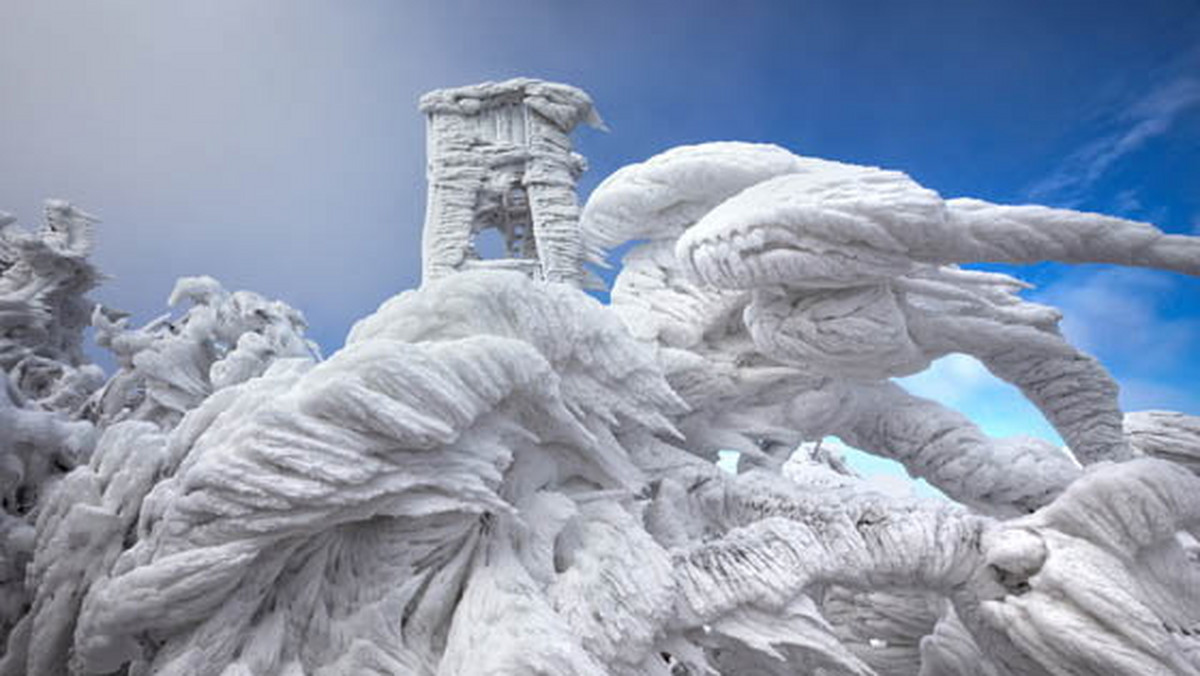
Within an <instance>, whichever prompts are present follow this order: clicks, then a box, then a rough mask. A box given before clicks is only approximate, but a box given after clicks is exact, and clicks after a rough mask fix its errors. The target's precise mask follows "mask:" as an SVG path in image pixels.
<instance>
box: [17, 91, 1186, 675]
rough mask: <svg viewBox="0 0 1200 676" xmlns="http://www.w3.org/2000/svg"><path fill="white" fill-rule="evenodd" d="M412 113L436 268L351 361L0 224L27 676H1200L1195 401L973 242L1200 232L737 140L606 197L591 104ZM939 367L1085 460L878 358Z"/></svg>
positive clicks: (352, 342) (550, 100)
mask: <svg viewBox="0 0 1200 676" xmlns="http://www.w3.org/2000/svg"><path fill="white" fill-rule="evenodd" d="M421 109H422V110H423V111H424V112H425V113H426V115H427V118H428V124H429V126H428V134H429V137H428V138H429V144H428V147H429V152H430V156H429V158H428V162H429V163H428V174H429V201H428V205H427V219H426V223H425V228H424V243H423V251H424V279H423V282H422V285H421V287H420V288H418V289H414V290H409V291H405V292H403V293H400V294H399V295H397V296H395V297H393V298H391V299H390V300H387V301H386V302H384V303H383V304H382V305H381V306H380V307H379V309H378V310H377V311H376V312H375V313H374V314H372V315H370V316H368V317H366V318H364V319H362V320H361V321H359V322H358V324H357V325H355V327H354V329H353V330H352V331H351V333H350V335H349V337H348V338H347V340H346V344H345V346H344V347H343V348H341V349H340V350H338V351H336V352H334V353H333V354H332V355H331V356H330V357H328V358H326V359H322V358H321V357H320V355H319V351H318V350H317V349H316V347H315V346H314V345H312V344H311V342H310V341H308V340H307V339H306V338H305V337H304V332H305V328H306V327H305V323H304V319H303V316H302V315H301V314H300V313H299V312H298V311H297V310H295V309H293V308H291V307H289V306H287V305H286V304H284V303H282V302H279V301H274V300H270V299H267V298H263V297H262V296H259V295H258V294H254V293H251V292H247V291H237V292H229V291H227V290H225V289H224V288H223V287H222V286H221V285H220V284H219V283H218V282H216V281H215V280H213V279H211V278H208V277H195V278H187V279H183V280H181V281H180V282H179V284H178V285H177V287H176V289H175V291H174V293H173V294H172V295H171V304H172V305H186V306H187V308H186V309H185V310H183V311H182V312H181V313H180V314H176V315H175V316H171V315H168V316H164V317H163V318H161V319H159V320H156V321H154V322H152V323H150V324H149V325H146V326H144V327H131V326H129V320H128V318H127V317H125V316H123V315H122V314H121V313H120V312H117V311H115V310H112V309H109V308H104V307H99V306H96V305H95V304H93V303H92V302H91V301H89V300H88V299H87V298H86V294H87V292H88V291H89V290H90V289H92V288H93V287H94V286H95V285H96V284H98V283H99V281H100V280H101V275H100V273H99V272H98V271H97V270H96V269H95V268H94V267H93V266H92V264H91V263H89V262H88V259H87V256H88V254H89V253H90V249H91V233H92V229H93V226H94V222H95V219H94V218H93V217H91V216H89V215H88V214H86V213H84V212H82V211H79V210H78V209H76V208H75V207H73V206H71V205H69V204H67V203H66V202H62V201H52V202H50V203H48V206H47V211H46V224H45V226H44V227H43V228H42V229H41V230H40V231H38V232H25V231H22V230H18V229H17V228H16V226H14V225H13V224H12V222H11V221H12V219H9V218H0V368H2V370H0V373H2V374H3V375H2V376H0V500H2V504H3V508H4V509H3V513H2V514H0V638H3V639H4V642H5V643H4V645H5V650H4V654H3V657H0V675H3V676H18V675H24V674H28V675H30V676H61V675H64V674H69V675H73V676H74V675H80V676H82V675H85V674H86V675H102V674H125V675H127V676H141V675H150V674H154V675H164V676H165V675H174V676H251V675H253V676H273V675H278V676H302V675H306V676H318V675H320V676H327V675H328V676H332V675H340V674H379V675H385V674H386V675H389V676H400V675H410V674H411V675H426V676H458V675H461V676H467V675H492V676H527V675H531V674H544V675H561V674H576V675H579V676H585V675H586V676H600V675H612V676H634V675H642V674H647V675H661V676H679V675H684V674H686V675H691V676H701V675H708V674H724V675H726V676H750V675H756V674H772V675H775V674H778V675H783V674H830V675H832V674H855V675H867V674H881V675H882V674H889V675H890V674H895V675H901V674H905V675H908V674H920V675H921V676H951V675H958V674H967V673H978V674H985V675H987V676H1002V675H1010V676H1015V675H1022V676H1029V675H1055V676H1058V675H1062V674H1072V675H1084V674H1095V675H1105V676H1111V675H1128V676H1146V675H1149V674H1200V556H1198V555H1197V553H1198V551H1200V548H1198V546H1197V541H1196V537H1197V536H1200V477H1198V476H1197V472H1198V471H1200V420H1198V419H1197V418H1193V417H1190V416H1187V415H1183V414H1180V413H1171V412H1163V411H1157V412H1138V413H1125V412H1123V411H1122V410H1121V409H1120V407H1119V405H1118V402H1117V384H1116V383H1115V382H1114V381H1113V379H1112V377H1111V376H1110V375H1109V373H1108V371H1107V370H1106V369H1105V368H1104V367H1103V365H1101V364H1100V363H1098V362H1097V361H1096V360H1095V359H1094V358H1092V357H1090V356H1089V355H1087V354H1084V353H1083V352H1081V351H1080V350H1079V349H1077V348H1076V347H1075V346H1073V345H1072V344H1071V343H1070V342H1068V341H1067V340H1066V339H1065V338H1064V337H1063V335H1062V333H1061V332H1060V331H1059V327H1058V324H1059V320H1060V318H1061V315H1060V314H1059V312H1058V311H1056V310H1055V309H1053V308H1050V307H1046V306H1042V305H1037V304H1034V303H1031V302H1029V301H1026V300H1024V299H1023V298H1022V297H1021V295H1020V293H1021V291H1022V290H1023V289H1025V288H1027V285H1025V284H1024V283H1022V282H1020V281H1018V280H1017V279H1015V278H1012V277H1009V276H1006V275H1002V274H996V273H988V272H981V271H977V270H972V269H964V268H960V267H958V266H959V265H960V264H969V263H977V262H1001V263H1012V264H1025V263H1035V262H1040V261H1061V262H1066V263H1084V262H1104V263H1115V264H1119V265H1127V266H1140V267H1148V268H1158V269H1163V270H1170V271H1174V272H1177V273H1182V274H1187V275H1200V238H1193V237H1185V236H1180V235H1168V234H1164V233H1163V232H1161V231H1160V230H1158V229H1157V228H1155V227H1153V226H1150V225H1147V224H1144V223H1136V222H1131V221H1127V220H1123V219H1119V218H1114V217H1109V216H1102V215H1097V214H1089V213H1080V212H1076V211H1069V210H1062V209H1050V208H1045V207H1039V206H1000V205H994V204H989V203H986V202H982V201H979V200H974V199H968V198H958V199H944V198H943V197H941V196H940V195H938V194H937V193H936V192H934V191H932V190H929V189H927V188H924V187H922V186H920V185H919V184H917V183H916V182H915V181H913V180H912V179H911V178H909V177H908V176H906V175H905V174H903V173H900V172H898V171H892V170H884V169H878V168H874V167H864V166H857V165H850V164H843V163H839V162H833V161H828V160H822V159H816V158H807V157H800V156H797V155H794V154H793V153H791V152H789V151H787V150H785V149H783V148H780V147H777V146H772V145H758V144H747V143H732V142H720V143H707V144H702V145H696V146H686V147H680V148H675V149H672V150H669V151H667V152H664V153H662V154H660V155H656V156H654V157H652V158H650V159H648V160H646V161H644V162H641V163H639V164H634V165H631V166H627V167H625V168H623V169H621V170H619V171H617V172H616V173H614V174H613V175H611V176H609V177H608V178H607V179H605V180H604V181H603V183H601V184H600V186H599V187H598V188H597V189H596V190H595V191H594V192H593V193H592V195H591V196H590V198H589V199H588V200H587V202H586V204H584V205H583V206H582V208H581V207H580V206H579V203H578V200H577V197H576V192H575V185H576V180H577V179H578V177H579V175H580V173H581V172H582V171H584V168H585V163H584V161H583V159H582V158H581V157H580V156H579V155H577V154H575V153H574V152H572V150H571V145H570V136H569V134H570V132H571V130H572V129H573V128H574V127H575V126H577V125H578V124H581V123H588V124H594V125H600V124H601V123H600V119H599V117H598V116H597V114H596V112H595V108H594V106H593V105H592V102H591V99H590V98H588V97H587V95H586V94H584V93H583V92H582V91H580V90H578V89H575V88H573V87H568V86H565V85H559V84H552V83H545V82H540V81H535V80H527V79H520V80H512V81H508V82H501V83H485V84H481V85H475V86H471V87H462V88H457V89H450V90H442V91H438V92H433V93H431V94H428V95H426V96H425V97H424V98H423V99H422V100H421ZM100 236H102V232H101V233H100ZM488 236H495V237H498V240H499V244H498V245H497V246H495V247H493V249H489V248H488V246H486V245H485V241H486V238H487V237H488ZM631 242H632V243H634V244H633V246H632V248H630V249H629V250H628V252H627V253H626V254H625V256H624V260H623V263H622V266H621V269H620V272H619V274H617V276H616V279H615V282H614V283H613V284H612V289H611V300H610V302H609V303H608V304H602V303H601V302H600V301H598V300H597V299H596V298H595V297H593V296H592V295H589V294H587V293H585V292H584V291H583V290H582V288H585V287H588V286H594V285H596V284H597V283H598V278H596V277H595V276H594V275H593V273H591V272H590V271H588V269H587V268H586V267H585V264H586V263H588V262H591V263H603V262H604V261H605V258H606V256H607V253H608V252H609V251H611V250H612V249H614V248H615V247H618V246H621V245H624V244H628V243H631ZM89 318H90V319H89ZM89 321H90V325H91V326H92V327H94V329H95V335H96V339H97V342H98V343H99V344H100V345H101V346H103V347H104V348H106V349H108V350H110V351H111V352H112V353H113V354H114V355H115V358H116V362H117V364H118V369H117V371H116V373H114V374H111V375H106V374H104V373H103V372H102V371H101V370H100V369H99V368H98V367H96V366H94V365H90V364H88V363H87V359H86V357H85V355H84V353H83V351H82V349H81V345H82V340H83V330H84V329H85V328H86V327H87V326H88V324H89ZM948 354H966V355H970V356H972V357H974V358H976V359H978V360H979V361H980V362H982V363H983V364H984V365H985V366H986V367H987V369H988V370H989V371H990V372H991V373H992V374H994V375H995V376H996V377H998V378H1000V379H1003V380H1005V381H1007V382H1009V383H1012V384H1013V385H1015V386H1016V387H1018V388H1019V389H1020V391H1021V392H1022V393H1024V395H1025V396H1026V397H1027V398H1028V399H1029V400H1030V401H1031V402H1032V403H1033V404H1034V405H1036V406H1037V408H1038V409H1039V410H1040V411H1041V412H1042V413H1043V414H1044V415H1045V417H1046V419H1047V420H1048V421H1049V422H1050V423H1051V424H1052V425H1053V426H1054V427H1055V429H1057V430H1058V432H1059V433H1060V434H1061V436H1062V438H1063V439H1064V440H1066V443H1067V446H1068V449H1065V450H1064V449H1062V448H1059V447H1057V446H1054V445H1052V444H1049V443H1047V442H1044V441H1040V440H1038V439H1034V438H1029V437H1017V438H992V437H989V436H987V435H985V434H984V433H982V432H981V431H980V430H979V428H978V427H977V426H976V425H975V424H973V423H972V422H971V421H970V420H969V419H967V418H966V417H965V416H963V415H962V414H960V413H957V412H955V411H953V410H950V409H948V408H945V407H943V406H942V405H940V404H937V403H935V402H933V401H929V400H926V399H921V398H918V397H915V396H913V395H910V394H908V393H907V392H906V391H905V390H904V389H902V388H901V387H900V386H898V385H896V384H894V383H893V382H892V380H891V379H892V378H895V377H900V376H905V375H910V374H914V373H917V372H920V371H922V370H924V369H926V368H927V367H928V366H929V365H930V363H931V362H932V361H933V360H935V359H937V358H939V357H942V356H944V355H948ZM827 436H837V437H839V438H840V439H841V440H843V441H844V442H845V443H846V444H848V445H850V446H852V447H854V448H856V449H861V450H862V451H865V452H868V453H872V454H875V455H879V456H882V457H886V458H891V459H894V460H897V461H899V462H900V463H902V464H903V465H904V466H905V467H906V468H907V470H908V471H909V473H910V474H911V475H912V476H914V477H922V478H924V479H926V480H927V481H929V482H930V483H931V484H933V485H934V486H936V487H938V488H939V489H940V490H941V491H942V492H943V493H944V494H945V495H946V496H948V498H949V499H948V500H933V499H917V498H915V497H913V496H911V495H908V494H905V492H904V491H902V490H900V491H897V490H880V488H879V486H880V484H879V483H878V482H873V481H871V480H868V479H864V478H862V477H859V476H856V475H855V474H854V473H853V472H852V471H850V470H849V469H848V468H847V467H846V466H845V464H844V463H843V462H841V460H840V458H839V457H838V455H837V454H836V453H835V452H830V451H829V450H828V449H823V448H822V446H821V445H820V444H819V443H817V442H819V441H820V440H821V439H823V438H825V437H827ZM797 449H799V450H797ZM721 451H737V452H739V453H740V461H739V466H740V468H741V471H739V472H738V473H736V474H733V473H729V472H726V471H724V470H722V469H720V468H718V467H717V465H716V464H715V462H714V461H715V460H716V459H717V454H718V453H719V452H721Z"/></svg>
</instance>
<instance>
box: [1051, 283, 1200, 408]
mask: <svg viewBox="0 0 1200 676" xmlns="http://www.w3.org/2000/svg"><path fill="white" fill-rule="evenodd" d="M1195 297H1200V283H1198V282H1197V281H1196V280H1193V279H1188V278H1183V277H1180V276H1176V275H1170V274H1167V273H1162V272H1157V271H1151V270H1139V269H1128V268H1116V269H1112V268H1107V267H1105V268H1100V269H1072V270H1070V271H1068V272H1067V273H1066V274H1065V275H1063V276H1062V277H1061V278H1060V279H1058V280H1057V281H1056V282H1054V283H1053V284H1052V285H1048V286H1046V287H1045V288H1044V289H1041V290H1039V291H1037V292H1035V293H1033V294H1032V299H1033V300H1036V301H1037V302H1040V303H1046V304H1048V305H1053V306H1055V307H1058V308H1059V309H1061V310H1062V312H1063V321H1062V324H1061V326H1062V330H1063V334H1064V335H1065V336H1066V337H1067V339H1068V340H1070V341H1071V342H1072V343H1073V344H1075V345H1077V346H1078V347H1079V348H1080V349H1082V350H1084V351H1085V352H1088V353H1089V354H1092V355H1093V356H1095V357H1097V358H1098V359H1099V360H1100V362H1101V363H1102V364H1104V366H1105V367H1106V368H1108V369H1109V371H1110V372H1112V373H1113V375H1114V377H1115V378H1116V380H1117V382H1118V384H1120V386H1121V403H1122V406H1123V407H1124V408H1126V409H1127V410H1137V409H1145V408H1170V409H1175V410H1181V411H1184V412H1187V413H1194V414H1200V395H1198V394H1197V393H1196V391H1195V388H1194V386H1191V385H1189V386H1184V385H1183V383H1185V382H1190V381H1189V378H1190V376H1189V371H1188V369H1192V370H1193V371H1194V366H1192V364H1193V363H1194V361H1195V360H1194V358H1193V355H1194V353H1195V350H1196V346H1197V345H1200V319H1196V318H1195V317H1194V316H1189V315H1180V314H1179V313H1178V312H1177V311H1173V308H1176V307H1177V305H1178V303H1179V301H1180V300H1182V299H1188V298H1195Z"/></svg>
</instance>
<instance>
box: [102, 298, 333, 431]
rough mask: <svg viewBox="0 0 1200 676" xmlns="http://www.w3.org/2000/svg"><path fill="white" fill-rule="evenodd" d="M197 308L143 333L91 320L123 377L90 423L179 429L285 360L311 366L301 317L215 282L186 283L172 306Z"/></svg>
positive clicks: (107, 317)
mask: <svg viewBox="0 0 1200 676" xmlns="http://www.w3.org/2000/svg"><path fill="white" fill-rule="evenodd" d="M185 300H186V301H188V302H189V303H191V304H192V307H191V308H189V309H188V310H187V312H186V313H185V314H184V315H183V316H182V317H180V318H178V319H172V318H171V316H170V315H163V316H162V317H159V318H158V319H155V320H154V321H152V322H150V324H148V325H147V326H145V327H143V328H140V329H130V328H129V327H128V319H127V318H126V317H124V316H122V315H120V314H119V313H114V312H111V311H109V310H107V309H105V308H100V307H98V308H96V311H95V313H94V315H93V317H92V322H93V325H94V326H95V328H96V342H98V343H99V344H100V345H101V346H102V347H105V348H107V349H108V350H109V351H110V352H112V353H113V354H114V355H115V356H116V358H117V361H118V364H119V366H120V369H119V370H118V371H117V373H116V375H114V376H113V377H112V379H111V380H109V382H108V383H107V384H106V385H105V386H104V388H103V389H102V390H101V391H100V392H99V393H97V395H96V396H95V397H94V398H93V399H92V401H91V402H89V408H88V411H87V413H88V415H89V416H90V417H92V418H94V419H98V420H100V421H101V422H102V423H104V424H110V423H114V422H118V421H121V420H126V419H132V420H148V421H151V422H154V423H156V424H157V425H158V426H159V427H162V428H165V429H169V428H171V427H174V426H175V425H176V424H177V423H178V422H179V420H180V418H181V417H182V416H183V414H185V413H187V412H188V411H189V410H191V409H193V408H195V407H196V406H197V405H199V404H200V402H202V401H204V400H205V398H207V397H208V396H209V395H211V394H212V393H213V392H214V391H216V390H220V389H222V388H225V387H228V386H230V385H236V384H238V383H241V382H244V381H246V380H249V379H250V378H253V377H256V376H259V375H262V373H263V372H264V371H266V369H267V367H268V366H269V365H270V363H271V362H272V361H274V360H276V359H281V358H290V357H298V358H314V357H316V356H317V347H316V345H314V344H313V343H311V342H310V341H308V340H305V339H304V337H303V335H304V328H305V323H304V317H303V316H302V315H301V314H300V313H299V312H298V311H296V310H295V309H293V308H291V307H288V306H287V305H286V304H284V303H281V302H279V301H269V300H267V299H265V298H263V297H262V296H259V295H258V294H256V293H252V292H249V291H237V292H234V293H229V292H227V291H225V289H224V288H222V287H221V284H220V283H219V282H217V280H215V279H213V278H211V277H185V278H183V279H180V280H179V281H178V282H177V283H176V284H175V290H174V291H172V292H171V296H170V298H169V299H168V301H167V302H168V304H169V305H171V306H177V305H179V304H180V303H181V302H182V301H185Z"/></svg>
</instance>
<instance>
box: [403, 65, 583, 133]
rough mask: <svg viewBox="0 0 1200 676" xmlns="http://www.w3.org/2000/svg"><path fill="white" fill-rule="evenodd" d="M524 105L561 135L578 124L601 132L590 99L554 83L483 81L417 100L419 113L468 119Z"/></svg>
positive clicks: (575, 89)
mask: <svg viewBox="0 0 1200 676" xmlns="http://www.w3.org/2000/svg"><path fill="white" fill-rule="evenodd" d="M517 103H520V104H524V105H525V106H527V107H529V108H530V109H531V110H533V111H535V112H537V113H538V114H539V115H541V116H542V117H544V118H545V119H546V120H548V121H550V122H551V123H553V124H554V125H555V126H557V127H558V128H560V129H562V130H563V131H564V132H570V131H571V130H572V129H574V128H575V127H576V126H578V125H579V124H581V123H582V124H587V125H588V126H591V127H595V128H597V129H604V128H605V127H604V122H603V120H601V119H600V115H599V114H598V113H597V112H596V107H595V105H594V104H593V103H592V98H591V97H590V96H588V95H587V94H586V93H584V91H583V90H581V89H578V88H576V87H572V86H570V85H565V84H559V83H556V82H545V81H542V80H534V79H531V78H524V77H522V78H514V79H512V80H505V81H503V82H484V83H481V84H474V85H468V86H466V87H454V88H451V89H437V90H434V91H431V92H429V93H427V94H425V95H424V96H422V97H421V102H420V108H421V112H423V113H425V114H427V115H429V114H436V113H441V114H450V115H462V116H464V117H470V116H473V115H478V114H479V113H480V112H483V111H485V110H489V109H492V108H498V107H501V106H508V105H513V104H517Z"/></svg>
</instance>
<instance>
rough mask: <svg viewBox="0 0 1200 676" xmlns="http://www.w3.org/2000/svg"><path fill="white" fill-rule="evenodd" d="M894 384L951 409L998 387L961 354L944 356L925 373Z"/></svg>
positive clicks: (988, 376)
mask: <svg viewBox="0 0 1200 676" xmlns="http://www.w3.org/2000/svg"><path fill="white" fill-rule="evenodd" d="M897 382H899V383H900V385H902V386H903V387H904V389H906V390H908V391H909V392H911V393H912V394H915V395H916V396H918V397H924V398H926V399H933V400H934V401H937V402H941V403H942V404H945V405H947V406H951V407H955V408H957V407H959V406H962V405H963V404H965V403H968V402H970V401H971V400H972V399H975V398H977V397H979V396H980V395H983V394H985V393H987V392H989V391H991V390H993V389H994V388H995V387H996V386H997V384H998V383H997V381H996V379H995V377H994V376H993V375H992V374H991V373H989V372H988V370H987V368H985V367H984V365H983V364H981V363H979V361H978V360H976V359H974V358H973V357H969V356H967V355H965V354H951V355H947V356H945V357H943V358H941V359H939V360H937V361H935V362H934V363H933V365H932V366H930V367H929V368H928V369H926V370H925V371H922V372H921V373H918V374H916V375H913V376H909V377H907V378H901V379H899V380H897Z"/></svg>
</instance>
